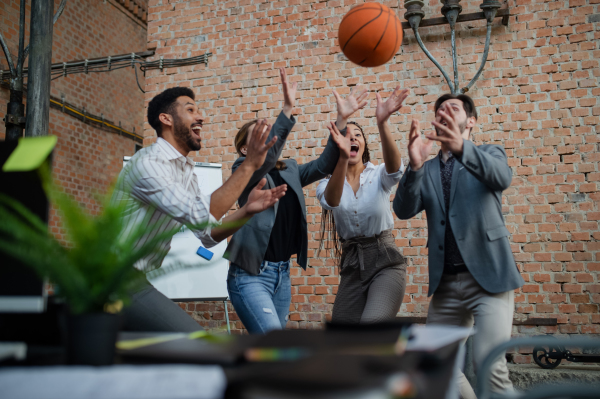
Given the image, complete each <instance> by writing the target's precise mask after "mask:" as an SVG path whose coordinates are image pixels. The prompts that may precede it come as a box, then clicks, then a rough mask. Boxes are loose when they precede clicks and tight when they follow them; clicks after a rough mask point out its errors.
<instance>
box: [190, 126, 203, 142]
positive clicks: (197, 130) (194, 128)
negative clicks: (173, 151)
mask: <svg viewBox="0 0 600 399" xmlns="http://www.w3.org/2000/svg"><path fill="white" fill-rule="evenodd" d="M200 132H202V124H201V123H194V124H193V125H192V134H193V135H194V136H195V137H196V138H197V139H200Z"/></svg>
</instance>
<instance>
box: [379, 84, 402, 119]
mask: <svg viewBox="0 0 600 399" xmlns="http://www.w3.org/2000/svg"><path fill="white" fill-rule="evenodd" d="M376 96H377V109H376V110H375V117H376V118H377V124H378V125H382V124H384V123H385V122H387V120H388V119H389V118H390V116H392V114H393V113H394V112H396V111H398V110H399V109H400V108H402V103H403V102H404V100H406V97H408V90H407V89H404V90H400V86H397V87H396V88H395V89H394V91H393V92H392V95H391V96H390V97H389V98H388V99H387V100H386V101H385V102H384V101H383V100H382V99H381V95H380V94H379V93H377V94H376Z"/></svg>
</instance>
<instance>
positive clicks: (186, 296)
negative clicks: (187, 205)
mask: <svg viewBox="0 0 600 399" xmlns="http://www.w3.org/2000/svg"><path fill="white" fill-rule="evenodd" d="M130 158H131V157H123V166H125V165H126V164H127V162H128V161H129V159H130ZM194 174H195V175H196V178H197V179H198V186H199V187H200V191H201V192H202V194H204V195H210V194H212V193H213V191H215V190H216V189H217V188H219V187H221V186H222V185H223V173H222V169H221V164H218V163H205V162H195V167H194ZM201 245H202V243H201V242H200V240H199V239H198V238H196V236H195V235H194V233H192V232H191V231H190V230H189V229H188V228H187V227H185V226H184V227H183V228H182V229H181V230H180V231H179V232H178V233H177V234H175V235H174V236H173V240H172V241H171V249H170V250H169V253H168V254H167V256H166V257H165V259H164V261H163V266H166V265H169V264H173V263H177V262H179V263H180V264H185V265H194V266H198V267H196V268H193V269H185V270H180V271H175V272H172V273H169V274H167V275H165V276H160V277H158V278H156V279H150V278H149V281H150V282H151V283H152V285H153V286H154V287H155V288H156V289H157V290H159V291H160V292H161V293H162V294H164V295H165V296H166V297H167V298H170V299H172V300H173V301H174V302H192V301H223V302H224V304H225V316H226V317H227V329H228V330H229V315H228V312H227V302H226V301H227V300H228V299H229V294H228V292H227V271H228V269H229V261H228V260H227V259H224V258H223V254H224V253H225V249H227V240H223V241H222V242H220V243H219V244H218V245H216V246H214V247H212V248H208V250H209V251H211V252H213V253H214V255H213V258H212V259H211V260H210V261H207V260H206V259H204V258H201V257H200V256H199V255H197V254H196V251H197V250H198V247H200V246H201Z"/></svg>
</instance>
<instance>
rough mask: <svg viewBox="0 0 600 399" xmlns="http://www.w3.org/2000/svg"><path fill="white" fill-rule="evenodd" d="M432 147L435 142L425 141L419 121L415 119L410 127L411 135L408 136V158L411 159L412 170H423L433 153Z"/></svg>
mask: <svg viewBox="0 0 600 399" xmlns="http://www.w3.org/2000/svg"><path fill="white" fill-rule="evenodd" d="M432 146H433V141H431V140H427V142H424V141H423V139H422V138H421V129H420V127H419V121H418V120H416V119H413V121H412V124H411V125H410V133H409V134H408V157H409V158H410V168H411V169H412V170H414V171H417V170H419V169H421V167H422V166H423V163H425V160H426V159H427V157H428V156H429V153H430V152H431V147H432Z"/></svg>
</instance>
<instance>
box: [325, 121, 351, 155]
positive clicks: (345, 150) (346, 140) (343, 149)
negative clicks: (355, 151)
mask: <svg viewBox="0 0 600 399" xmlns="http://www.w3.org/2000/svg"><path fill="white" fill-rule="evenodd" d="M327 129H329V133H331V138H332V140H333V141H334V142H335V144H337V146H338V148H339V149H340V158H343V159H346V160H348V159H350V135H349V134H348V135H346V136H344V135H342V134H341V133H340V131H339V130H338V128H337V126H336V125H335V123H334V122H331V123H330V125H328V126H327Z"/></svg>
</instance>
